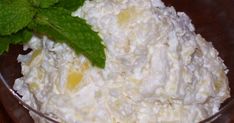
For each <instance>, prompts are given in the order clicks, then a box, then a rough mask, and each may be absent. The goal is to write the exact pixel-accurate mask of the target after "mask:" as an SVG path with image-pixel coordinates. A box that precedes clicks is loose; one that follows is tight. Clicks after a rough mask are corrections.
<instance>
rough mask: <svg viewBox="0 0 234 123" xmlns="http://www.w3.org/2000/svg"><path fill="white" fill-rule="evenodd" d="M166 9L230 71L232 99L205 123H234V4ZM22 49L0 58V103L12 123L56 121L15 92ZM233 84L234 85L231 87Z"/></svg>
mask: <svg viewBox="0 0 234 123" xmlns="http://www.w3.org/2000/svg"><path fill="white" fill-rule="evenodd" d="M163 1H164V2H165V4H166V5H167V6H174V7H175V9H176V10H177V11H183V12H185V13H186V14H188V15H189V17H190V18H191V20H192V23H193V24H194V25H195V27H196V33H200V34H201V35H202V36H203V37H204V38H205V39H206V40H207V41H211V42H212V43H213V45H214V47H215V48H216V49H217V50H218V51H219V53H220V57H221V58H222V59H223V60H224V63H225V65H226V66H227V67H228V69H229V73H228V78H229V85H230V88H231V97H230V98H229V99H227V100H226V101H225V102H224V103H223V104H222V105H221V108H220V111H219V112H218V113H216V114H214V115H213V116H211V117H209V118H207V119H205V120H204V121H202V122H214V123H231V122H234V91H233V89H234V83H233V82H234V35H233V34H234V16H233V15H234V8H233V6H234V2H233V1H232V0H229V1H228V0H216V1H212V0H163ZM27 52H29V51H23V49H22V46H20V45H12V46H10V48H9V52H8V53H5V54H3V55H2V56H0V81H2V82H0V101H1V104H2V106H3V107H4V109H5V110H6V112H7V114H8V115H9V117H10V119H11V120H12V122H15V123H32V122H34V121H33V120H32V118H31V117H30V115H29V111H32V112H35V113H36V114H38V115H40V116H41V117H43V118H45V119H46V120H48V121H51V122H56V120H54V119H52V118H50V117H48V116H47V115H45V114H42V113H41V112H38V111H36V110H34V109H33V108H31V107H30V106H28V105H27V104H25V103H24V102H23V101H21V97H20V95H18V94H17V93H16V92H15V91H14V90H13V89H12V86H13V84H14V80H15V79H16V78H19V77H21V76H22V75H21V74H20V71H21V68H20V63H18V62H17V60H16V59H17V56H18V54H26V53H27ZM232 83H233V84H232Z"/></svg>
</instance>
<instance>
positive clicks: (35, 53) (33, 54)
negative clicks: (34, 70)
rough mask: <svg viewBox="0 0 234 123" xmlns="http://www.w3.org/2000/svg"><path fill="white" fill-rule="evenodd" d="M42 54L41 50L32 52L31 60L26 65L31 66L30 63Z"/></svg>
mask: <svg viewBox="0 0 234 123" xmlns="http://www.w3.org/2000/svg"><path fill="white" fill-rule="evenodd" d="M41 52H42V49H38V50H34V51H33V53H32V56H31V60H30V61H29V62H28V64H29V65H30V64H32V62H33V61H34V60H35V58H36V57H37V56H39V55H40V54H41Z"/></svg>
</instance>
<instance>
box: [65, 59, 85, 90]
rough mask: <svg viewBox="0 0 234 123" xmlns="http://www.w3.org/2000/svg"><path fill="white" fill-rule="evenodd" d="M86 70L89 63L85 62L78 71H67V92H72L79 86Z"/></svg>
mask: <svg viewBox="0 0 234 123" xmlns="http://www.w3.org/2000/svg"><path fill="white" fill-rule="evenodd" d="M88 68H89V62H87V61H86V62H84V63H83V64H82V65H81V67H80V70H79V71H78V70H74V69H72V70H71V71H69V73H68V78H67V83H66V87H67V89H68V90H71V91H72V90H74V89H75V88H76V87H77V86H78V85H79V83H80V82H81V80H82V79H83V76H84V73H85V71H86V70H87V69H88Z"/></svg>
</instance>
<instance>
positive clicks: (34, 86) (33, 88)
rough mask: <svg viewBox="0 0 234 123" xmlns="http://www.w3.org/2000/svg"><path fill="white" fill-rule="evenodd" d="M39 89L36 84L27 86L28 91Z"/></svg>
mask: <svg viewBox="0 0 234 123" xmlns="http://www.w3.org/2000/svg"><path fill="white" fill-rule="evenodd" d="M38 88H39V86H38V84H37V83H36V82H32V83H30V84H29V89H30V91H35V90H37V89H38Z"/></svg>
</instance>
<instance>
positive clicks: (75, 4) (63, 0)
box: [55, 0, 85, 11]
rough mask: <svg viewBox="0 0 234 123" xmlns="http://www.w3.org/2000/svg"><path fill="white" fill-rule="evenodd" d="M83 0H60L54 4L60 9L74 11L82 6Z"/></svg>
mask: <svg viewBox="0 0 234 123" xmlns="http://www.w3.org/2000/svg"><path fill="white" fill-rule="evenodd" d="M84 2H85V0H60V1H59V3H57V4H55V6H56V7H62V8H64V9H67V10H70V11H75V10H76V9H78V8H79V7H80V6H82V5H83V4H84Z"/></svg>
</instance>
